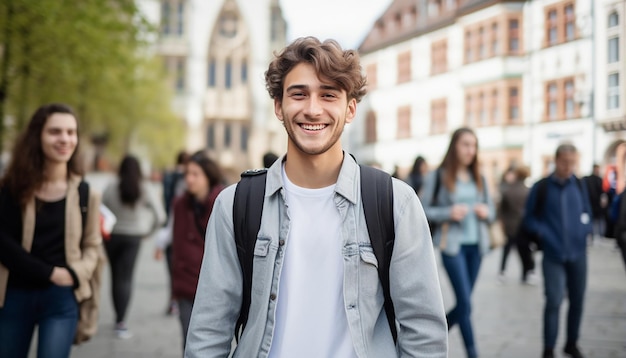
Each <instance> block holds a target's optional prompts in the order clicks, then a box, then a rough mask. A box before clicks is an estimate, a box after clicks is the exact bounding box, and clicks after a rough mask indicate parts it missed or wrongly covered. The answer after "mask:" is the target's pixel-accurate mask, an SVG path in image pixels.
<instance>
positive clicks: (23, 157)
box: [0, 103, 83, 206]
mask: <svg viewBox="0 0 626 358" xmlns="http://www.w3.org/2000/svg"><path fill="white" fill-rule="evenodd" d="M55 113H64V114H71V115H72V116H73V117H74V119H76V126H77V130H78V117H77V116H76V114H75V113H74V111H73V110H72V108H71V107H70V106H68V105H65V104H62V103H50V104H45V105H43V106H41V107H39V108H38V109H37V110H36V111H35V113H34V114H33V116H32V117H31V119H30V122H29V123H28V126H27V127H26V130H25V131H24V132H22V134H21V135H20V137H19V138H18V139H17V140H16V141H15V146H14V147H13V152H12V155H11V162H10V163H9V167H8V168H7V171H6V173H5V174H4V177H3V178H2V181H1V182H0V187H2V188H6V189H8V190H9V191H10V192H11V193H12V195H13V196H14V197H15V198H16V199H18V200H19V202H20V204H21V205H22V206H24V205H26V203H27V202H28V200H30V199H31V197H32V196H33V195H34V193H35V191H36V190H37V189H39V188H40V187H41V185H42V184H43V183H44V182H45V181H46V177H45V173H44V165H45V155H44V153H43V149H42V146H41V132H42V131H43V127H44V126H45V124H46V122H47V121H48V118H50V116H52V115H53V114H55ZM79 143H80V140H79V141H78V142H77V143H76V148H75V149H74V153H73V154H72V156H71V157H70V160H69V161H68V163H67V174H68V176H69V175H70V174H76V175H81V176H82V175H83V168H82V166H81V162H80V159H79V158H80V157H79Z"/></svg>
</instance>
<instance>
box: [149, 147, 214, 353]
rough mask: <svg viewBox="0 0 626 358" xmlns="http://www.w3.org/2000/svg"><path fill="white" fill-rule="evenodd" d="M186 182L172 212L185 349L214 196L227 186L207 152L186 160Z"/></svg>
mask: <svg viewBox="0 0 626 358" xmlns="http://www.w3.org/2000/svg"><path fill="white" fill-rule="evenodd" d="M185 183H186V188H187V190H186V192H185V193H184V194H183V195H181V196H179V197H177V198H176V199H174V203H173V205H172V216H171V218H172V220H173V222H172V223H171V224H172V290H173V293H174V298H175V299H176V300H177V301H178V311H179V316H180V323H181V327H182V334H183V350H184V347H185V341H186V339H187V328H188V327H189V319H190V317H191V309H192V307H193V301H194V298H195V296H196V286H197V285H198V278H199V276H200V267H201V266H202V256H203V255H204V235H205V233H206V227H207V223H208V221H209V216H210V215H211V211H212V210H213V204H214V202H215V199H216V198H217V195H218V194H219V193H220V192H221V191H222V189H224V186H223V185H222V174H221V172H220V169H219V167H218V165H217V164H216V163H215V162H214V161H213V160H211V159H210V158H209V157H208V156H207V155H206V154H205V153H204V152H197V153H195V154H193V155H192V156H191V157H190V158H189V160H188V161H187V164H186V170H185ZM163 244H166V243H162V244H161V245H163ZM161 256H162V248H157V253H156V257H161Z"/></svg>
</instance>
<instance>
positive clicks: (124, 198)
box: [102, 155, 165, 339]
mask: <svg viewBox="0 0 626 358" xmlns="http://www.w3.org/2000/svg"><path fill="white" fill-rule="evenodd" d="M102 202H103V203H104V205H106V206H107V207H108V208H109V209H110V210H111V211H112V212H113V214H115V216H116V217H117V222H116V223H115V226H113V230H112V231H111V238H110V239H108V240H106V241H105V243H104V246H105V248H106V252H107V256H108V257H109V264H110V267H111V289H112V293H113V306H114V308H115V317H116V318H115V333H116V335H117V337H118V338H122V339H127V338H130V337H132V334H131V333H130V331H129V330H128V327H127V325H126V312H127V309H128V304H129V302H130V297H131V292H132V286H133V273H134V270H135V263H136V261H137V254H138V253H139V247H140V244H141V240H142V239H143V238H144V237H146V236H149V235H150V234H152V232H154V231H155V230H156V229H157V228H159V227H160V226H161V225H163V223H164V222H165V211H164V209H163V206H162V204H161V200H160V198H159V197H158V196H157V195H156V193H154V191H153V190H151V189H150V187H149V183H148V182H146V181H144V180H143V176H142V174H141V167H140V165H139V161H138V160H137V158H135V157H134V156H131V155H127V156H126V157H124V159H123V160H122V162H121V164H120V167H119V171H118V179H117V180H116V181H115V182H113V183H111V184H109V185H108V186H107V188H106V189H105V190H104V193H103V195H102Z"/></svg>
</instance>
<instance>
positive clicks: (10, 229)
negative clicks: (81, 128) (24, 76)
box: [0, 103, 102, 358]
mask: <svg viewBox="0 0 626 358" xmlns="http://www.w3.org/2000/svg"><path fill="white" fill-rule="evenodd" d="M78 144H79V140H78V120H77V119H76V115H75V114H74V112H73V111H72V109H71V108H70V107H68V106H67V105H64V104H56V103H53V104H48V105H44V106H41V107H39V109H37V111H36V112H35V113H34V114H33V116H32V118H31V120H30V122H29V123H28V127H27V128H26V130H25V131H24V133H23V134H22V135H21V136H20V137H19V138H18V139H17V141H16V143H15V147H14V149H13V152H12V156H11V162H10V164H9V167H8V168H7V171H6V174H5V175H4V177H3V178H2V181H1V182H0V357H27V356H28V351H29V348H30V345H31V344H30V343H31V340H32V337H33V332H34V330H35V326H38V344H37V357H39V358H44V357H45V358H50V357H54V358H62V357H69V355H70V351H71V347H72V342H73V340H74V335H75V333H76V327H77V323H78V319H79V306H78V302H81V301H83V300H85V299H88V298H90V297H91V296H92V289H91V286H90V285H89V281H90V280H91V278H92V275H93V274H94V272H95V270H96V265H97V261H98V256H99V252H100V250H101V246H100V245H101V242H102V237H101V235H100V225H99V211H98V208H99V206H100V199H99V197H98V196H97V195H96V194H95V193H93V191H90V194H89V197H88V199H87V208H86V209H87V214H86V215H84V213H82V209H85V208H81V198H80V196H81V195H82V194H79V190H80V189H79V187H80V185H81V184H80V183H81V180H82V174H83V173H82V170H81V168H80V160H79V158H78ZM81 223H82V225H81Z"/></svg>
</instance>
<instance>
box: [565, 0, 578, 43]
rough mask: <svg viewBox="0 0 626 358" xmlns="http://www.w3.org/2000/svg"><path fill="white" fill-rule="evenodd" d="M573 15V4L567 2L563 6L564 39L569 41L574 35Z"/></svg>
mask: <svg viewBox="0 0 626 358" xmlns="http://www.w3.org/2000/svg"><path fill="white" fill-rule="evenodd" d="M575 20H576V18H575V15H574V5H572V4H569V5H566V6H565V41H571V40H573V39H574V37H575V36H576V31H575V25H574V22H575Z"/></svg>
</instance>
